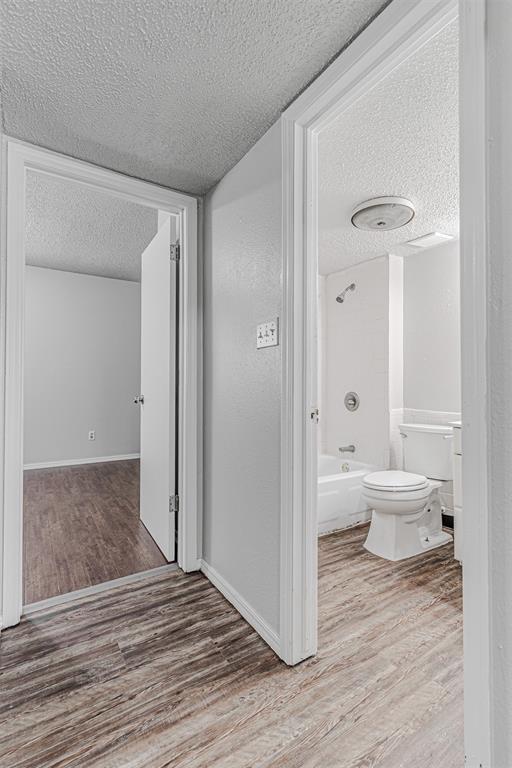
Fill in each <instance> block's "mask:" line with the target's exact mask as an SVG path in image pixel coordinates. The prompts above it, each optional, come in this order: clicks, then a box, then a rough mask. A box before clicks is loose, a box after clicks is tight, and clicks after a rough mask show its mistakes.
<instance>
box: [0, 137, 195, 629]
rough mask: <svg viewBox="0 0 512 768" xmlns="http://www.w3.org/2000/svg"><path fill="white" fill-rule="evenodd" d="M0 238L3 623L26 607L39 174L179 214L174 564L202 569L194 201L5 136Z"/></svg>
mask: <svg viewBox="0 0 512 768" xmlns="http://www.w3.org/2000/svg"><path fill="white" fill-rule="evenodd" d="M1 166H2V174H1V176H2V188H1V219H0V222H1V224H2V235H1V241H0V260H1V262H0V264H1V272H0V281H1V290H2V293H1V295H0V299H1V315H0V333H1V336H0V354H1V359H0V363H1V364H2V365H1V367H2V370H3V372H4V375H3V376H2V378H1V382H0V386H1V391H0V399H1V401H2V403H3V408H2V411H1V418H2V420H3V424H2V423H0V428H1V427H3V430H2V433H3V440H2V441H1V445H0V452H1V453H0V515H1V518H0V519H1V520H2V521H3V525H1V526H0V530H1V541H0V551H1V555H2V564H1V565H2V567H1V573H2V625H1V626H2V627H8V626H12V625H14V624H17V623H18V622H19V620H20V616H21V613H22V607H23V590H22V584H23V579H22V556H23V551H22V542H23V538H22V537H23V326H24V282H25V281H24V272H25V270H24V267H25V254H24V229H25V226H24V214H25V178H26V172H27V171H36V172H38V173H41V174H46V175H50V176H53V177H56V178H60V179H65V180H69V181H74V182H78V183H80V184H84V185H86V186H88V187H93V188H96V189H98V190H101V191H103V192H108V193H111V194H114V195H115V196H116V197H120V198H122V199H124V200H127V201H130V202H132V203H139V204H141V205H146V206H149V207H151V208H154V209H155V210H160V211H165V212H168V213H169V214H171V215H173V216H176V217H177V218H178V219H179V232H180V245H181V258H180V270H179V289H180V295H181V297H182V300H181V302H180V329H179V331H180V344H179V348H180V351H179V363H178V367H179V370H178V382H179V406H178V409H179V427H178V440H179V448H180V461H179V472H178V492H179V495H180V505H181V510H182V511H180V516H179V525H178V565H179V566H180V568H182V569H183V570H184V571H186V572H189V571H195V570H198V569H199V566H200V554H201V553H200V552H199V540H198V531H199V515H200V502H201V493H200V489H199V486H198V478H199V477H200V472H199V462H200V444H199V440H200V437H199V436H200V424H199V418H200V413H201V411H200V403H201V397H202V394H201V393H202V387H201V382H200V381H199V371H200V370H201V368H200V361H201V353H202V352H201V343H200V327H201V320H200V308H199V304H198V226H197V207H198V202H197V199H196V198H195V197H193V196H191V195H185V194H182V193H180V192H175V191H173V190H170V189H166V188H164V187H160V186H158V185H156V184H152V183H149V182H146V181H141V180H139V179H134V178H131V177H129V176H124V175H123V174H121V173H116V172H115V171H110V170H107V169H105V168H100V167H98V166H95V165H92V164H90V163H86V162H83V161H81V160H76V159H74V158H71V157H68V156H66V155H62V154H59V153H57V152H51V151H49V150H46V149H42V148H40V147H36V146H34V145H31V144H28V143H26V142H22V141H18V140H16V139H12V138H10V137H8V136H3V137H2V162H1Z"/></svg>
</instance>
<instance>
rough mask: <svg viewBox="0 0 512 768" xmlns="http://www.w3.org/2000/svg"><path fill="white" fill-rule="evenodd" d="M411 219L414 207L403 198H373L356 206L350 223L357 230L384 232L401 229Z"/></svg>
mask: <svg viewBox="0 0 512 768" xmlns="http://www.w3.org/2000/svg"><path fill="white" fill-rule="evenodd" d="M413 217H414V206H413V204H412V203H411V202H410V200H406V199H405V197H375V198H373V199H372V200H365V202H364V203H360V204H359V205H357V206H356V207H355V208H354V210H353V211H352V218H351V221H352V224H353V225H354V227H357V229H366V230H370V231H372V232H378V231H381V232H386V231H387V230H389V229H398V227H403V226H404V225H405V224H408V223H409V222H410V221H411V220H412V219H413Z"/></svg>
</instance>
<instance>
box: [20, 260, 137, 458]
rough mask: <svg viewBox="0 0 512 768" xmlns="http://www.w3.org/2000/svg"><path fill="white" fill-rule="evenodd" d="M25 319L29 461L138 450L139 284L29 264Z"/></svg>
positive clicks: (25, 379)
mask: <svg viewBox="0 0 512 768" xmlns="http://www.w3.org/2000/svg"><path fill="white" fill-rule="evenodd" d="M25 318H26V320H25V324H26V325H25V377H24V387H25V392H24V394H25V446H24V448H25V456H24V460H25V463H26V464H31V463H39V462H47V461H60V460H68V459H88V458H93V457H96V456H118V455H122V454H130V453H138V452H139V409H138V408H136V407H135V406H134V405H133V397H134V395H136V394H137V393H138V391H139V386H140V285H139V284H138V283H131V282H128V281H126V280H109V279H105V278H101V277H91V276H90V275H77V274H72V273H70V272H59V271H58V270H54V269H39V268H38V267H27V269H26V300H25ZM91 429H94V430H96V440H95V441H89V440H88V437H87V435H88V432H89V430H91Z"/></svg>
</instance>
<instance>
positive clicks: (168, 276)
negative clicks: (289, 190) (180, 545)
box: [138, 217, 178, 561]
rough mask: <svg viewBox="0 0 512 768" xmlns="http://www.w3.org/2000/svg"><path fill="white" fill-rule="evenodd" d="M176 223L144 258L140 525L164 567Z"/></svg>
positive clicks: (169, 513)
mask: <svg viewBox="0 0 512 768" xmlns="http://www.w3.org/2000/svg"><path fill="white" fill-rule="evenodd" d="M174 230H175V222H174V218H173V217H170V218H168V219H167V221H166V222H165V223H164V224H163V225H162V226H161V228H160V229H159V231H158V233H157V234H156V235H155V237H154V238H153V240H152V241H151V243H150V244H149V245H148V247H147V248H146V250H145V251H144V253H143V254H142V278H141V394H140V396H139V398H138V402H139V403H140V412H141V418H140V519H141V520H142V522H143V523H144V525H145V527H146V528H147V529H148V531H149V533H150V534H151V536H152V537H153V539H154V540H155V542H156V544H157V545H158V547H159V548H160V550H161V551H162V553H163V555H164V556H165V557H166V558H167V560H168V561H173V560H175V559H176V511H177V504H176V500H177V472H176V463H177V450H176V446H177V440H176V435H177V405H176V403H177V397H176V392H177V363H176V361H177V339H178V328H177V300H178V299H177V291H178V279H177V268H178V263H177V261H175V260H174V259H173V258H172V255H171V241H172V242H174V237H175V232H174Z"/></svg>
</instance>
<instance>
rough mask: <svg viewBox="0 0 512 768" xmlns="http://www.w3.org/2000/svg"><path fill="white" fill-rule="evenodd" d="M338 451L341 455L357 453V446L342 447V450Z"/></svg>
mask: <svg viewBox="0 0 512 768" xmlns="http://www.w3.org/2000/svg"><path fill="white" fill-rule="evenodd" d="M338 451H339V452H340V453H355V452H356V447H355V445H342V446H341V448H338Z"/></svg>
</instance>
